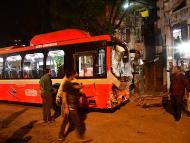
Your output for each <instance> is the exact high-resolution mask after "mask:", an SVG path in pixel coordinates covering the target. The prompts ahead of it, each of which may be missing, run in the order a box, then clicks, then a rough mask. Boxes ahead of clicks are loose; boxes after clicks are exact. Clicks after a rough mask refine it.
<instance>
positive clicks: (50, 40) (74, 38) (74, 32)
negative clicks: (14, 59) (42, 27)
mask: <svg viewBox="0 0 190 143" xmlns="http://www.w3.org/2000/svg"><path fill="white" fill-rule="evenodd" d="M111 39H112V38H111V36H110V35H100V36H91V35H90V34H89V33H87V32H85V31H82V30H78V29H66V30H60V31H56V32H50V33H45V34H40V35H36V36H34V37H33V38H32V40H31V41H30V46H28V47H23V46H20V47H19V46H11V48H10V47H8V48H1V49H0V54H1V55H2V54H9V53H16V52H21V51H29V50H35V49H41V48H48V47H53V46H59V45H63V46H64V45H71V44H80V43H88V42H97V41H111Z"/></svg>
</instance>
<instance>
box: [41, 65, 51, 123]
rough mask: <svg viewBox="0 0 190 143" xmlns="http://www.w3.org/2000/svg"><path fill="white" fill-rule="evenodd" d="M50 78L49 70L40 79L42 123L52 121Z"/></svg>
mask: <svg viewBox="0 0 190 143" xmlns="http://www.w3.org/2000/svg"><path fill="white" fill-rule="evenodd" d="M50 77H51V69H46V73H45V74H44V75H43V76H42V77H41V78H40V87H41V97H42V113H43V122H51V121H52V119H51V106H52V95H51V90H52V81H51V78H50Z"/></svg>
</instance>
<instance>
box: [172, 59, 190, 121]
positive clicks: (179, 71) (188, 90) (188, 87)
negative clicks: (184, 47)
mask: <svg viewBox="0 0 190 143" xmlns="http://www.w3.org/2000/svg"><path fill="white" fill-rule="evenodd" d="M169 66H170V69H169V70H168V72H170V89H169V93H170V99H171V105H172V109H173V115H174V118H175V120H176V121H179V120H180V119H181V113H182V110H183V101H184V100H183V99H184V96H186V97H187V98H189V96H190V64H189V70H186V71H184V70H183V65H181V66H178V65H176V66H174V65H173V63H172V62H170V63H169Z"/></svg>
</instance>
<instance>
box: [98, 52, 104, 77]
mask: <svg viewBox="0 0 190 143" xmlns="http://www.w3.org/2000/svg"><path fill="white" fill-rule="evenodd" d="M97 63H98V64H97V66H96V68H97V72H96V74H97V75H98V76H102V75H105V73H106V69H105V68H106V64H105V50H104V49H100V50H99V51H98V62H97Z"/></svg>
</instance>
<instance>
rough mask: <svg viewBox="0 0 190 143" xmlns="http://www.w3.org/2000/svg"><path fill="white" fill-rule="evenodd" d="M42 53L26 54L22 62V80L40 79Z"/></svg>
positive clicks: (41, 73)
mask: <svg viewBox="0 0 190 143" xmlns="http://www.w3.org/2000/svg"><path fill="white" fill-rule="evenodd" d="M43 58H44V55H43V53H34V54H26V55H25V57H24V62H23V77H24V78H40V77H41V76H42V75H43V65H44V63H43Z"/></svg>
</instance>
